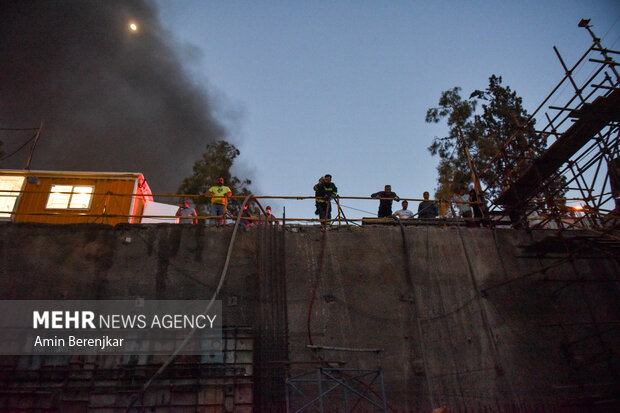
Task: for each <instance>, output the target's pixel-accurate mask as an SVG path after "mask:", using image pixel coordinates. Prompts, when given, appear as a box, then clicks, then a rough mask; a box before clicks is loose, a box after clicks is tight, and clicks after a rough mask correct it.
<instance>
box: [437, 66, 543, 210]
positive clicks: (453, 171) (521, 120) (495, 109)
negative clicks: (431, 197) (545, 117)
mask: <svg viewBox="0 0 620 413" xmlns="http://www.w3.org/2000/svg"><path fill="white" fill-rule="evenodd" d="M460 92H461V89H460V88H458V87H455V88H452V89H450V90H447V91H444V92H443V93H442V94H441V97H440V98H439V106H438V107H435V108H430V109H428V111H427V113H426V122H429V123H430V122H432V123H438V122H440V121H442V120H444V119H445V120H446V122H447V124H448V127H449V133H448V135H447V136H445V137H435V138H434V139H433V142H432V144H431V145H430V146H429V148H428V150H429V151H430V152H431V154H432V155H438V156H439V158H440V160H439V166H438V167H437V171H438V179H437V182H438V188H437V191H436V196H437V197H438V198H442V197H443V198H449V197H450V196H451V194H452V193H453V192H454V190H455V189H456V188H457V187H462V186H466V185H467V184H468V183H469V182H471V169H470V167H469V164H468V161H467V157H466V155H465V147H467V149H468V150H469V153H470V154H471V158H472V163H473V166H474V168H475V170H476V171H477V172H479V175H478V179H479V180H480V182H481V185H482V187H483V188H484V187H486V193H487V195H489V196H495V195H497V194H498V193H499V192H500V191H501V189H502V187H503V186H504V182H503V181H502V176H503V173H504V172H505V170H506V168H508V167H514V165H513V162H514V161H515V160H517V159H523V157H524V154H525V153H526V151H528V150H530V149H531V150H532V153H531V155H533V156H536V155H538V154H540V153H541V152H542V151H543V150H544V149H545V146H546V139H540V138H539V136H537V134H536V132H535V130H534V121H533V120H532V121H530V122H529V123H528V118H529V115H528V114H527V112H526V111H525V109H524V108H523V102H522V99H521V98H520V97H519V96H517V94H516V92H514V91H513V90H511V89H510V87H509V86H503V85H502V78H501V77H498V76H495V75H492V76H491V77H490V78H489V85H488V87H487V88H486V89H485V90H476V91H474V92H473V93H472V94H471V95H470V96H469V99H463V98H462V97H461V96H460ZM479 106H480V107H481V111H479V112H477V111H476V109H477V108H478V107H479ZM513 137H514V138H513ZM511 138H513V139H512V140H511V142H510V143H509V144H508V145H507V146H506V147H505V148H504V144H505V143H506V142H508V141H509V140H510V139H511ZM498 153H499V154H500V155H501V156H500V157H499V158H498V161H497V162H494V163H493V166H492V167H491V168H488V169H486V170H484V172H482V173H480V172H481V171H483V169H484V168H485V166H486V165H487V164H488V163H489V162H490V161H491V160H492V159H493V157H495V156H496V155H497V154H498ZM530 157H531V156H530ZM523 166H525V165H524V164H522V165H521V167H523Z"/></svg>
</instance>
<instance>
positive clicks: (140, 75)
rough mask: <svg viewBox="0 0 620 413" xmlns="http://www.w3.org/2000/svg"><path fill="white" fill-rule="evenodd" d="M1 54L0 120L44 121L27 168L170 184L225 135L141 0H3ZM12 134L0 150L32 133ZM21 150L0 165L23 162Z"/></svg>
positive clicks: (2, 124)
mask: <svg viewBox="0 0 620 413" xmlns="http://www.w3.org/2000/svg"><path fill="white" fill-rule="evenodd" d="M130 21H135V22H136V23H137V24H138V27H139V29H138V31H137V32H132V31H131V30H129V23H130ZM0 59H1V60H0V128H9V127H23V126H38V125H39V123H40V122H41V120H43V122H44V127H43V131H42V134H41V138H40V140H39V143H38V145H37V148H36V152H35V154H34V158H33V161H32V164H31V169H51V170H83V171H111V172H143V173H144V174H145V177H146V178H147V181H148V182H149V183H150V186H151V189H152V190H153V191H154V192H157V193H161V192H167V191H175V190H176V188H177V187H178V185H179V184H180V183H181V180H182V178H184V177H185V176H187V175H189V174H190V173H191V167H192V165H193V163H194V161H195V160H197V159H198V158H199V156H200V154H201V153H202V152H203V151H204V148H205V144H206V143H207V142H208V141H213V140H216V139H220V138H224V134H225V133H224V130H223V128H222V127H221V125H220V124H219V123H218V122H217V121H216V120H215V119H214V118H213V117H212V115H211V104H210V103H209V101H208V99H207V94H206V92H205V90H204V89H202V88H200V87H197V86H196V85H195V84H194V83H193V82H192V79H190V77H189V75H188V74H187V72H185V71H184V69H183V65H182V63H181V57H180V56H179V55H178V53H177V52H175V44H174V42H173V40H171V36H170V34H169V33H168V32H167V31H166V30H164V29H163V27H162V25H161V24H160V22H159V18H158V16H157V12H156V10H155V8H154V6H153V5H152V4H150V3H149V2H147V1H145V0H125V1H113V0H105V1H104V0H54V1H50V0H37V1H33V0H2V1H0ZM16 136H17V135H16V134H15V133H11V134H10V135H8V136H7V135H6V134H4V133H3V134H2V135H0V140H2V141H3V142H4V145H3V150H4V152H5V155H6V154H8V153H10V152H11V150H12V149H13V148H17V147H18V146H19V145H20V143H22V142H23V141H24V140H25V139H27V138H28V136H27V135H23V134H22V135H19V139H17V138H16ZM27 152H28V149H27V148H25V149H24V150H22V151H20V152H19V153H18V154H16V155H15V156H12V157H10V158H9V159H6V160H4V161H2V162H0V168H18V169H22V168H24V167H25V164H26V159H27Z"/></svg>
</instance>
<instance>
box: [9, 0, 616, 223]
mask: <svg viewBox="0 0 620 413" xmlns="http://www.w3.org/2000/svg"><path fill="white" fill-rule="evenodd" d="M582 18H590V19H591V25H592V28H593V30H594V32H595V33H596V34H597V35H598V36H599V37H601V38H602V43H603V45H604V46H605V47H608V48H612V49H619V48H620V5H619V3H618V2H617V1H612V0H597V1H584V0H581V1H572V0H561V1H555V0H545V1H540V0H539V1H531V0H521V1H480V0H471V1H442V0H436V1H415V0H410V1H404V0H403V1H399V0H393V1H378V0H376V1H370V0H356V1H345V0H331V1H327V0H313V1H309V0H308V1H283V0H269V1H267V0H253V1H247V0H245V1H241V0H226V1H224V0H222V1H207V0H200V1H198V0H196V1H194V0H123V1H119V2H103V1H100V0H57V1H54V2H49V1H47V0H29V1H27V2H21V1H7V2H0V38H2V39H3V41H2V42H0V59H1V60H2V61H3V65H2V70H0V140H1V141H3V142H4V145H3V151H4V152H5V158H4V159H0V167H2V168H23V165H24V164H25V162H26V158H27V155H28V151H27V146H24V148H26V149H22V150H18V151H16V153H15V155H13V152H14V151H15V150H17V149H18V148H19V147H20V145H22V143H23V142H24V141H25V140H26V139H27V138H28V137H29V136H30V135H31V134H32V132H31V131H25V132H14V131H9V129H11V128H16V127H23V126H31V127H32V126H38V125H39V124H40V122H41V121H43V122H44V127H43V129H42V133H41V137H40V140H39V143H38V144H37V149H36V152H35V155H34V157H33V161H32V165H31V167H32V169H52V170H83V171H89V170H93V171H101V170H104V171H113V172H143V173H144V174H145V176H146V178H147V180H148V182H149V183H150V186H151V189H152V191H153V192H154V193H174V192H175V191H176V190H177V188H178V186H179V184H180V183H181V180H182V179H183V178H184V177H186V176H188V175H190V174H191V171H192V166H193V163H194V162H195V161H196V160H198V159H199V157H200V155H201V153H202V152H203V151H204V148H205V144H207V143H208V142H213V141H215V140H217V139H226V140H228V141H230V142H231V143H233V144H234V145H236V146H237V147H238V148H239V150H240V151H241V155H240V156H239V157H238V158H237V159H236V164H235V167H234V173H235V174H236V175H237V176H239V177H241V178H249V179H251V180H252V182H253V183H252V186H251V189H252V191H253V193H254V194H255V195H258V196H260V195H263V196H264V195H268V196H313V195H314V192H313V190H312V187H313V185H314V184H315V183H316V182H317V180H318V178H319V177H320V176H322V175H324V174H327V173H329V174H331V175H332V176H333V182H334V183H335V184H336V185H337V187H338V192H339V194H340V195H341V196H353V197H368V196H369V195H370V194H371V193H374V192H377V191H380V190H382V189H383V187H384V185H386V184H390V185H391V186H392V189H393V190H394V191H395V192H396V193H397V194H398V195H399V196H400V197H401V198H415V199H419V198H421V197H422V193H423V192H424V191H429V192H430V193H431V194H432V193H433V192H434V189H435V188H436V186H437V184H436V177H437V173H436V166H437V163H438V159H437V158H436V157H435V158H434V157H432V156H431V154H430V153H429V152H428V150H427V147H428V146H429V145H430V144H431V142H432V140H433V138H434V137H441V136H445V134H446V132H447V128H446V126H445V124H442V123H440V124H429V123H426V122H425V115H426V111H427V110H428V109H429V108H431V107H433V106H436V105H437V103H438V100H439V97H440V94H441V92H442V91H445V90H448V89H451V88H453V87H455V86H458V87H461V88H462V96H463V97H465V98H466V97H468V96H469V94H470V93H471V92H473V91H474V90H477V89H484V88H485V87H486V86H487V84H488V78H489V77H490V76H491V75H493V74H495V75H498V76H501V77H502V79H503V84H504V85H505V86H510V88H511V89H513V90H514V91H516V92H517V94H518V95H519V96H521V97H522V98H523V104H524V107H525V108H526V110H527V111H528V112H533V111H534V110H535V109H536V108H537V107H538V105H539V104H540V103H541V102H542V100H543V99H544V98H545V97H546V96H547V95H548V94H549V92H550V91H551V90H552V89H553V88H554V87H555V85H556V84H557V83H558V82H559V81H560V80H561V79H562V77H563V76H564V71H563V68H562V65H561V64H560V62H559V60H558V58H557V57H556V54H555V52H554V50H553V46H557V48H558V50H559V52H560V53H561V55H562V58H563V59H564V61H565V62H566V63H567V64H568V65H569V66H572V64H573V63H574V62H575V61H576V60H577V59H578V58H579V57H580V56H581V55H582V54H583V53H584V52H585V50H586V49H587V48H588V47H589V46H590V45H591V38H590V36H589V34H588V33H587V31H586V30H585V29H583V28H579V27H577V24H578V22H579V21H580V20H581V19H582ZM130 22H135V23H136V24H137V26H138V30H137V31H136V32H131V31H130V30H128V25H129V23H130ZM569 92H570V90H567V91H566V93H569ZM550 103H551V104H554V103H555V104H560V103H561V102H555V101H554V102H550ZM26 143H27V142H26ZM7 154H9V155H7ZM168 202H172V203H174V202H173V201H170V200H169V199H168ZM262 203H263V205H266V204H271V206H272V207H273V211H274V213H275V214H276V215H277V216H281V215H282V214H283V209H284V208H286V216H287V218H288V219H291V218H314V217H315V215H314V209H315V208H314V201H313V200H303V201H300V200H294V199H290V200H275V199H273V200H264V201H263V202H262ZM341 205H342V206H343V211H344V213H345V214H346V216H347V217H348V218H361V217H363V216H374V215H375V214H376V212H377V208H378V201H376V200H351V199H342V200H341ZM396 207H397V205H395V206H394V209H397V208H396ZM416 208H417V202H411V203H410V209H414V210H415V209H416Z"/></svg>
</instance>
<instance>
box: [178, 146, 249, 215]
mask: <svg viewBox="0 0 620 413" xmlns="http://www.w3.org/2000/svg"><path fill="white" fill-rule="evenodd" d="M240 153H241V152H240V151H239V149H237V148H236V147H235V145H233V144H231V143H228V142H226V141H217V142H213V143H208V144H207V147H206V151H205V152H204V153H203V154H202V158H201V159H199V160H198V161H196V163H194V167H193V173H192V175H191V176H188V177H187V178H185V179H183V182H182V183H181V185H180V186H179V189H178V192H179V193H181V194H188V195H189V194H193V195H202V194H204V193H205V191H206V190H208V189H209V188H210V187H211V186H213V185H215V184H216V182H217V178H219V177H222V178H224V182H225V185H226V186H228V187H229V188H230V190H231V191H232V193H233V195H243V196H245V195H249V194H250V193H251V192H250V190H249V187H248V186H249V185H251V184H252V181H250V180H249V179H240V178H238V177H236V176H234V175H232V173H231V171H230V169H231V167H232V166H233V163H234V161H235V158H236V157H237V156H239V154H240ZM242 201H243V200H242V199H231V200H230V202H229V211H233V212H234V211H237V210H238V209H239V206H240V205H241V203H242ZM194 203H195V204H196V210H197V211H198V214H199V215H208V214H207V213H206V211H205V205H207V204H209V203H210V200H209V199H208V198H205V197H199V198H194Z"/></svg>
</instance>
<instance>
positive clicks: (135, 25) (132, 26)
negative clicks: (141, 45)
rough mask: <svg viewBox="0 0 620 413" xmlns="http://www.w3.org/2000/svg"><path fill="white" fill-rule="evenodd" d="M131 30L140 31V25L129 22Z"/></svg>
mask: <svg viewBox="0 0 620 413" xmlns="http://www.w3.org/2000/svg"><path fill="white" fill-rule="evenodd" d="M129 30H131V31H132V32H136V31H138V25H137V24H135V23H129Z"/></svg>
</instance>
